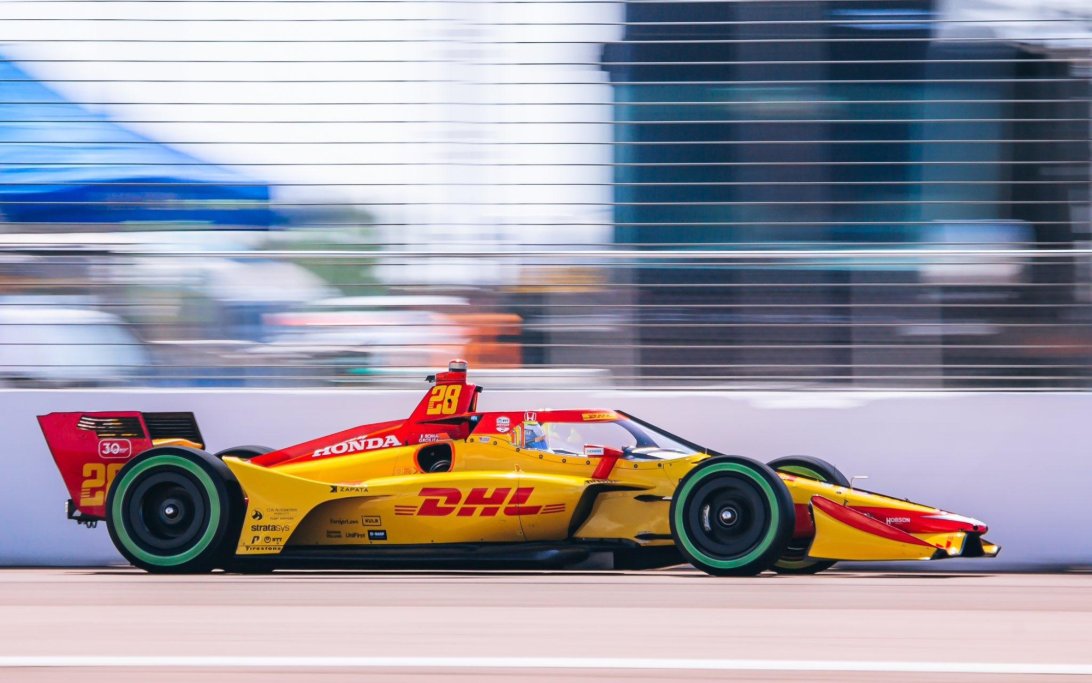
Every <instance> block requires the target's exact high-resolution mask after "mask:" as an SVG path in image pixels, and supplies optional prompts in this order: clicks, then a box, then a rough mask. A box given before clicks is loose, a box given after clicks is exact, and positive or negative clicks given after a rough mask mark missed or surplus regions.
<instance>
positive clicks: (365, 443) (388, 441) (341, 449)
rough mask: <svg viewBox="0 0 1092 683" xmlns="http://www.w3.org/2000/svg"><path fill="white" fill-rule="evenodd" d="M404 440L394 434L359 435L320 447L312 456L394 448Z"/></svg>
mask: <svg viewBox="0 0 1092 683" xmlns="http://www.w3.org/2000/svg"><path fill="white" fill-rule="evenodd" d="M401 445H402V442H401V441H399V440H398V438H397V437H396V436H395V435H394V434H389V435H387V436H385V437H383V436H372V437H366V436H358V437H355V438H352V439H348V440H347V441H342V442H341V443H335V444H334V445H332V446H326V447H325V448H320V449H318V450H316V451H315V452H314V453H312V454H311V457H312V458H319V457H322V456H324V455H344V454H346V453H360V452H361V451H374V450H376V449H377V448H392V447H394V446H401Z"/></svg>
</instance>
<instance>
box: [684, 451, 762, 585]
mask: <svg viewBox="0 0 1092 683" xmlns="http://www.w3.org/2000/svg"><path fill="white" fill-rule="evenodd" d="M719 472H734V473H736V474H742V475H743V476H745V477H747V478H748V479H750V480H751V481H753V482H755V483H756V484H758V485H759V488H761V489H762V491H763V493H764V494H765V495H766V502H767V503H768V504H769V506H770V524H769V528H768V529H767V531H766V535H765V536H764V537H763V539H762V540H761V541H760V542H759V544H758V545H757V546H755V548H754V549H753V550H752V551H751V552H749V553H747V554H746V555H744V556H742V557H739V558H736V559H734V560H718V559H717V558H715V557H710V556H709V555H707V554H705V553H703V552H702V551H701V550H699V549H698V548H697V547H696V546H695V545H694V543H693V542H692V541H691V540H690V538H689V537H688V535H687V532H686V524H685V518H686V512H685V511H686V508H687V505H686V502H687V497H688V496H689V495H690V492H691V491H692V490H693V489H694V487H695V486H696V485H697V484H698V483H699V482H701V481H702V480H703V479H705V478H706V477H708V476H709V475H711V474H717V473H719ZM675 495H676V498H677V499H678V501H679V504H677V505H676V506H675V529H676V530H677V532H678V535H679V541H681V542H682V544H683V546H684V547H685V548H686V550H687V552H689V553H690V554H691V555H693V556H694V557H696V558H698V559H699V560H701V561H702V562H704V563H706V564H708V565H709V566H711V567H716V568H718V569H735V568H736V567H742V566H743V565H745V564H748V563H749V562H753V561H755V560H756V559H758V558H759V557H761V556H762V554H763V553H765V552H766V551H767V550H769V548H770V545H771V544H772V543H773V542H774V540H775V539H776V538H777V528H778V526H779V525H780V523H781V510H780V509H779V508H778V506H777V494H775V493H774V490H773V487H772V486H770V482H768V481H766V478H765V477H763V476H762V475H761V474H759V473H757V472H755V471H754V470H753V469H751V468H750V467H746V466H744V465H739V464H736V463H732V462H726V463H719V464H716V465H710V466H708V467H705V468H703V469H702V470H701V472H700V474H699V476H696V477H693V478H691V479H690V480H689V481H687V482H686V483H685V484H683V486H682V488H681V490H680V491H679V492H678V493H676V494H675Z"/></svg>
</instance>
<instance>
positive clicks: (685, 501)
mask: <svg viewBox="0 0 1092 683" xmlns="http://www.w3.org/2000/svg"><path fill="white" fill-rule="evenodd" d="M670 515H671V535H672V537H673V538H674V539H675V546H676V547H677V548H678V550H679V552H680V553H681V554H682V556H683V557H684V558H685V559H686V560H687V561H689V562H690V563H691V564H693V565H694V566H695V567H697V568H698V569H701V570H702V571H704V572H706V573H708V574H712V575H714V576H753V575H755V574H758V573H760V572H762V571H763V570H765V569H768V568H769V567H770V565H772V564H773V563H774V561H775V560H777V558H778V557H780V556H781V553H782V552H783V551H784V549H785V545H786V544H787V543H788V542H789V540H790V538H791V537H792V530H793V526H794V524H795V518H794V516H793V515H794V511H793V504H792V497H791V496H790V495H789V490H788V488H786V487H785V484H784V482H782V481H781V479H780V477H778V476H777V474H776V473H775V472H774V471H773V470H772V469H770V468H769V467H767V466H766V465H764V464H762V463H760V462H757V461H755V460H751V459H749V458H741V457H737V456H717V457H714V458H710V459H709V460H705V461H702V462H701V463H700V464H698V466H697V467H695V468H694V469H692V470H690V472H689V473H687V475H686V476H685V477H683V478H682V481H680V482H679V486H678V488H677V489H675V495H674V496H672V498H671V511H670Z"/></svg>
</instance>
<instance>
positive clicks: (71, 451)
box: [38, 411, 205, 522]
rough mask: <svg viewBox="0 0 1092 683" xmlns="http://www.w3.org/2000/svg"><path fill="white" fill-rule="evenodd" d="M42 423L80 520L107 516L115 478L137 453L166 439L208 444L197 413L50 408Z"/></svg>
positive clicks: (71, 513)
mask: <svg viewBox="0 0 1092 683" xmlns="http://www.w3.org/2000/svg"><path fill="white" fill-rule="evenodd" d="M38 424H39V425H41V427H42V434H44V435H45V440H46V444H47V445H48V446H49V452H50V453H51V454H52V455H53V460H54V462H56V463H57V469H58V470H59V471H60V473H61V478H62V479H64V484H65V487H66V488H67V489H68V494H69V496H71V499H70V500H69V505H68V516H69V517H70V518H71V519H75V520H77V521H80V522H93V521H95V520H99V519H105V517H106V493H107V491H109V489H110V484H111V483H112V482H113V480H114V477H115V476H116V475H117V473H118V472H119V471H120V470H121V468H122V467H124V466H125V463H127V462H129V461H130V460H131V459H132V458H133V457H135V456H137V455H139V454H140V453H142V452H144V451H146V450H147V449H149V448H151V447H152V446H159V445H165V444H178V445H183V446H191V447H193V448H204V447H205V444H204V439H203V438H202V437H201V430H200V429H198V427H197V420H196V419H195V418H194V416H193V413H141V412H135V411H117V412H106V413H50V414H48V415H39V416H38Z"/></svg>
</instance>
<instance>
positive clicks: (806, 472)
mask: <svg viewBox="0 0 1092 683" xmlns="http://www.w3.org/2000/svg"><path fill="white" fill-rule="evenodd" d="M769 464H770V467H772V468H773V469H775V470H776V471H778V472H785V473H786V474H791V475H793V476H794V477H804V478H806V479H814V480H815V481H822V482H826V483H827V484H835V485H837V486H845V487H846V488H849V479H848V478H847V477H846V475H844V474H842V472H841V471H840V470H839V469H838V468H837V467H835V466H834V465H831V464H830V463H829V462H827V461H826V460H823V459H822V458H814V457H812V456H810V455H790V456H787V457H784V458H777V459H776V460H771V461H770V463H769ZM811 542H812V539H811V538H794V539H791V540H790V541H789V544H788V546H787V547H786V548H785V552H784V553H783V554H782V555H781V557H779V558H778V560H777V562H774V563H773V566H772V567H771V569H773V570H774V571H775V572H777V573H778V574H818V573H819V572H821V571H826V570H827V569H830V568H831V567H833V566H834V564H835V560H813V559H811V558H809V557H808V548H810V547H811Z"/></svg>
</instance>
